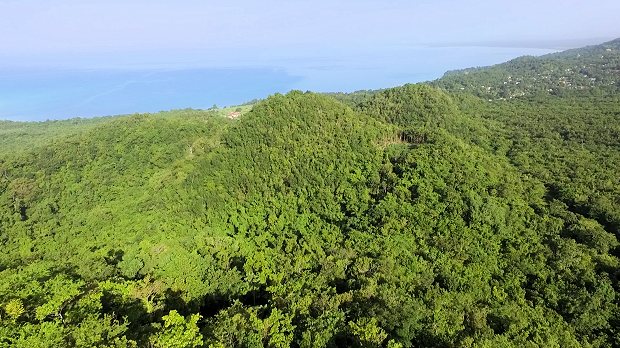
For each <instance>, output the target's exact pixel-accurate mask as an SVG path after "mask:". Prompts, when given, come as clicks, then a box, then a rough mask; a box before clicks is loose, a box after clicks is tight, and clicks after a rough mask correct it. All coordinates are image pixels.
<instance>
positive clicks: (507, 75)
mask: <svg viewBox="0 0 620 348" xmlns="http://www.w3.org/2000/svg"><path fill="white" fill-rule="evenodd" d="M433 85H435V86H438V87H441V88H445V89H447V90H450V91H455V92H456V91H466V92H469V93H473V94H475V95H477V96H479V97H482V98H485V99H512V98H518V97H523V96H533V95H539V94H542V95H561V94H566V93H568V94H571V95H587V94H591V93H599V94H600V93H617V92H618V90H619V88H620V39H616V40H613V41H609V42H606V43H603V44H600V45H596V46H588V47H584V48H578V49H572V50H568V51H564V52H559V53H553V54H548V55H545V56H541V57H531V56H525V57H520V58H516V59H514V60H511V61H509V62H506V63H502V64H498V65H494V66H491V67H482V68H470V69H464V70H457V71H450V72H447V73H446V74H445V75H444V76H443V77H442V78H441V79H439V80H437V81H435V82H434V83H433Z"/></svg>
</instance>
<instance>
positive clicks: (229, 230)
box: [0, 48, 620, 348]
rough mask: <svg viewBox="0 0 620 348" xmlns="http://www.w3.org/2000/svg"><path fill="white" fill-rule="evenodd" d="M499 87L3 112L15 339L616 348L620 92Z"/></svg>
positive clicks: (3, 190) (6, 265)
mask: <svg viewBox="0 0 620 348" xmlns="http://www.w3.org/2000/svg"><path fill="white" fill-rule="evenodd" d="M593 50H596V49H595V48H593ZM605 50H606V49H605ZM582 52H585V51H582ZM582 54H583V53H582ZM570 55H571V53H570V52H569V53H566V57H568V58H566V59H567V60H570V59H571V58H570ZM553 57H554V58H553V59H554V60H557V61H561V60H562V59H563V58H562V55H561V54H559V55H557V56H553ZM541 59H542V58H541ZM544 59H548V58H544ZM491 69H493V68H491ZM472 75H475V74H470V75H467V76H472ZM498 81H499V80H498ZM496 82H497V81H496ZM597 90H599V91H600V93H597V92H596V91H597ZM334 96H335V97H336V98H334ZM488 99H489V98H487V97H485V98H479V97H478V96H476V95H473V94H471V93H467V91H461V90H460V89H459V88H457V89H456V91H455V92H452V91H450V90H446V89H438V88H436V87H433V86H429V85H425V84H420V85H405V86H402V87H397V88H391V89H386V90H382V91H374V92H364V93H358V94H354V95H333V96H325V95H319V94H314V93H302V92H297V91H295V92H290V93H288V94H286V95H279V94H278V95H274V96H271V97H269V98H267V99H265V100H262V101H258V102H257V103H256V104H254V105H253V106H251V107H249V106H248V107H245V108H244V109H242V115H240V116H239V115H238V114H236V113H235V114H234V115H235V118H229V117H228V116H230V115H231V114H230V113H229V112H228V111H221V110H220V111H217V110H212V111H199V110H180V111H174V112H166V113H159V114H144V115H132V116H122V117H110V118H101V119H97V120H92V121H82V120H72V121H63V122H50V123H39V124H30V123H2V124H0V127H3V128H2V129H0V134H2V135H3V138H2V140H0V146H2V149H0V347H5V346H6V347H263V346H265V347H391V348H396V347H616V346H619V345H620V307H619V301H620V298H619V295H620V282H619V281H620V270H619V266H620V263H619V259H618V257H619V256H620V249H619V243H618V234H619V232H620V176H619V175H618V168H620V143H619V139H620V107H619V106H620V95H618V94H617V93H614V92H613V90H612V89H609V88H608V86H607V87H605V86H595V87H593V88H592V90H591V91H590V92H589V93H587V94H580V95H573V94H570V95H569V94H561V93H560V94H555V95H548V96H547V97H544V98H543V97H542V95H540V94H539V95H537V96H536V97H535V98H513V99H509V98H507V100H503V101H492V102H489V101H488ZM250 108H251V110H250Z"/></svg>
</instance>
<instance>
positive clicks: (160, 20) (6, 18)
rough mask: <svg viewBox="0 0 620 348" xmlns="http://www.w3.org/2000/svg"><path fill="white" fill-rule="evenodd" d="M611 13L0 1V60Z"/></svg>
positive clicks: (404, 3) (440, 36)
mask: <svg viewBox="0 0 620 348" xmlns="http://www.w3.org/2000/svg"><path fill="white" fill-rule="evenodd" d="M618 13H620V1H617V0H591V1H585V0H520V1H497V0H464V1H456V0H421V1H411V0H382V1H370V0H344V1H327V0H314V1H300V0H288V1H275V0H262V1H250V0H243V1H238V0H237V1H236V0H231V1H217V2H214V1H199V0H175V1H164V0H57V1H49V0H0V33H2V34H1V35H0V47H1V48H2V49H1V50H0V63H2V64H3V65H4V66H11V65H33V66H36V65H45V64H58V65H62V64H63V63H66V64H75V63H77V62H80V63H82V64H85V65H88V64H89V62H90V63H92V64H93V65H96V64H101V63H102V62H108V63H109V64H122V63H123V59H122V58H120V57H126V58H127V62H129V61H131V60H132V58H131V57H133V59H134V61H135V62H138V61H141V60H142V61H143V60H144V57H147V56H149V57H150V58H149V59H150V60H149V59H147V60H149V62H152V63H156V62H159V63H164V62H166V61H167V60H170V61H173V60H175V59H180V57H185V59H187V57H190V56H191V55H192V52H201V55H204V52H211V53H212V56H213V57H214V62H215V60H219V61H226V60H235V59H237V60H239V59H240V58H239V57H240V56H243V57H245V62H246V63H251V62H252V59H257V61H258V63H262V62H263V61H265V62H267V61H268V60H269V59H268V57H267V58H265V57H262V58H263V60H261V57H260V54H261V53H260V52H271V53H269V54H272V55H279V56H280V57H296V56H304V55H307V54H312V53H313V52H316V51H321V50H324V51H329V50H338V49H341V50H347V49H350V50H353V51H354V50H355V49H359V47H365V48H366V49H369V48H375V47H376V48H377V49H381V47H384V46H390V45H392V46H394V45H396V46H397V45H427V44H436V45H441V44H446V45H454V44H473V43H484V42H495V43H501V42H536V41H550V40H575V39H592V38H597V39H598V38H603V39H606V38H613V37H615V36H620V25H619V24H618V21H617V18H618ZM274 52H275V53H274ZM252 54H256V55H257V56H258V57H252ZM265 54H266V53H263V55H265ZM269 54H267V55H268V56H269ZM248 55H249V56H248ZM112 57H114V58H112ZM179 64H182V62H181V63H179Z"/></svg>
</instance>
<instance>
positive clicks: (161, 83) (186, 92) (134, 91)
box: [0, 46, 555, 121]
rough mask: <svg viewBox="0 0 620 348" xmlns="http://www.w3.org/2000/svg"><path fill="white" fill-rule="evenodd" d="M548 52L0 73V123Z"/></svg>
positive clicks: (381, 83)
mask: <svg viewBox="0 0 620 348" xmlns="http://www.w3.org/2000/svg"><path fill="white" fill-rule="evenodd" d="M551 52H555V50H552V49H541V48H510V47H406V46H403V47H390V48H385V47H383V48H377V49H372V48H368V47H366V48H364V49H360V50H346V51H338V50H337V49H334V50H332V51H326V52H321V53H320V54H314V55H312V54H308V55H306V56H304V55H303V54H297V55H294V56H287V55H286V54H280V55H273V56H265V55H263V56H260V57H252V56H247V55H246V56H244V57H243V59H238V57H232V58H231V59H229V60H226V59H221V60H220V61H218V62H216V63H214V62H210V61H207V60H205V62H204V63H203V64H201V62H200V59H198V60H197V61H196V62H193V63H192V64H158V65H157V64H149V65H148V66H140V65H139V64H132V65H126V66H123V65H118V66H98V67H89V66H82V65H78V64H76V66H71V65H70V64H64V65H63V64H58V66H48V67H43V66H19V67H8V66H5V67H4V68H2V67H0V119H4V120H16V121H44V120H50V119H67V118H73V117H93V116H106V115H118V114H132V113H145V112H158V111H163V110H171V109H184V108H194V109H206V108H210V107H212V106H213V105H217V106H220V107H221V106H231V105H237V104H241V103H244V102H247V101H250V100H253V99H261V98H265V97H267V96H269V95H270V94H274V93H285V92H287V91H290V90H293V89H297V90H302V91H307V90H309V91H316V92H352V91H356V90H362V89H378V88H388V87H394V86H399V85H402V84H405V83H415V82H421V81H429V80H434V79H437V78H439V77H441V76H442V75H443V73H445V72H446V71H448V70H454V69H462V68H467V67H473V66H487V65H492V64H497V63H501V62H504V61H507V60H510V59H513V58H516V57H519V56H523V55H543V54H546V53H551Z"/></svg>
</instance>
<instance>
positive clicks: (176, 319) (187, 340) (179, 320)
mask: <svg viewBox="0 0 620 348" xmlns="http://www.w3.org/2000/svg"><path fill="white" fill-rule="evenodd" d="M199 319H200V315H198V314H193V315H191V316H189V317H188V318H187V319H186V318H183V317H182V316H181V315H180V314H179V313H177V311H175V310H172V311H170V313H168V315H165V316H164V317H163V320H164V324H163V327H162V328H161V329H160V330H158V332H157V334H156V335H155V336H154V337H152V338H151V343H152V344H153V346H154V347H158V348H193V347H200V346H201V345H202V335H201V334H200V332H199V329H198V325H197V323H198V320H199Z"/></svg>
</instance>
